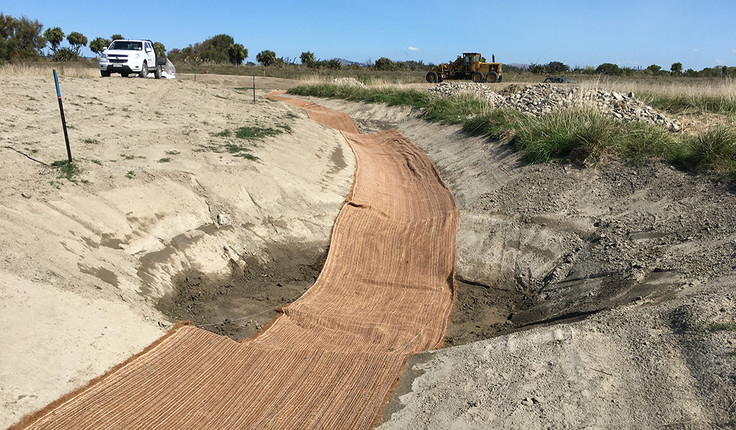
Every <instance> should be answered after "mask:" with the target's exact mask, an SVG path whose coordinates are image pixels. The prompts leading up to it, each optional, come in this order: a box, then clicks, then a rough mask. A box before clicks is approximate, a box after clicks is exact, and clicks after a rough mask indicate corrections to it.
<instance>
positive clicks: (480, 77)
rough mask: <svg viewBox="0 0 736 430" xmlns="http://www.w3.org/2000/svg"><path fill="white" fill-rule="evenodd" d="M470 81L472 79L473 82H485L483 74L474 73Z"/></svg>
mask: <svg viewBox="0 0 736 430" xmlns="http://www.w3.org/2000/svg"><path fill="white" fill-rule="evenodd" d="M470 79H472V81H473V82H483V73H481V72H473V74H472V75H471V76H470Z"/></svg>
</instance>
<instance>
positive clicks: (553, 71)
mask: <svg viewBox="0 0 736 430" xmlns="http://www.w3.org/2000/svg"><path fill="white" fill-rule="evenodd" d="M504 69H506V71H509V72H514V71H517V72H522V71H528V72H531V73H535V74H546V75H559V74H565V73H573V74H580V75H610V76H667V75H669V76H688V77H693V78H698V77H706V78H714V77H724V76H727V77H736V67H729V66H718V67H706V68H704V69H702V70H693V69H687V70H683V69H682V63H680V62H676V63H672V65H671V66H670V68H669V70H666V69H664V68H663V67H661V66H659V65H657V64H652V65H650V66H648V67H646V68H644V67H636V68H632V67H619V66H618V65H617V64H614V63H603V64H601V65H599V66H598V67H592V66H587V67H570V66H568V65H567V64H564V63H562V62H560V61H551V62H549V63H547V64H530V65H529V66H523V67H515V66H511V65H508V66H507V65H504Z"/></svg>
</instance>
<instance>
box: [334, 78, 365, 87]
mask: <svg viewBox="0 0 736 430" xmlns="http://www.w3.org/2000/svg"><path fill="white" fill-rule="evenodd" d="M332 83H333V84H335V85H347V86H351V87H360V88H365V84H364V83H362V82H360V81H359V80H357V79H355V78H335V79H333V80H332Z"/></svg>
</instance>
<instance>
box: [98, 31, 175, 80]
mask: <svg viewBox="0 0 736 430" xmlns="http://www.w3.org/2000/svg"><path fill="white" fill-rule="evenodd" d="M161 63H163V64H165V63H166V59H165V58H163V57H161V58H157V56H156V51H154V49H153V42H151V41H150V40H116V41H114V42H112V43H111V44H110V46H109V47H107V49H105V50H104V51H102V54H100V59H99V65H100V74H101V75H102V77H103V78H106V77H108V76H110V74H111V73H120V74H121V75H122V76H123V77H127V76H128V75H130V74H131V73H134V74H137V75H138V76H140V77H141V78H145V77H147V76H148V73H149V72H153V73H154V76H155V77H156V79H160V78H161V71H162V66H163V64H161Z"/></svg>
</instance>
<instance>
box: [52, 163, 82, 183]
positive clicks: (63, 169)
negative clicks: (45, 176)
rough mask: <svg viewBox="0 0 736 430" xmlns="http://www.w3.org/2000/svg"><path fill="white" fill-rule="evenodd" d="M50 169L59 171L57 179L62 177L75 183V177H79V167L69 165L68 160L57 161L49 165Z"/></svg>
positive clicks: (72, 164) (73, 164)
mask: <svg viewBox="0 0 736 430" xmlns="http://www.w3.org/2000/svg"><path fill="white" fill-rule="evenodd" d="M51 167H55V168H57V169H59V177H60V178H61V177H64V178H66V179H67V180H68V181H70V182H77V179H76V177H77V175H79V167H77V165H76V164H75V163H70V162H69V161H68V160H59V161H54V162H53V163H51Z"/></svg>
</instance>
